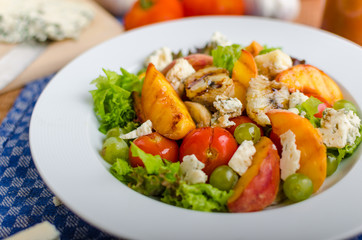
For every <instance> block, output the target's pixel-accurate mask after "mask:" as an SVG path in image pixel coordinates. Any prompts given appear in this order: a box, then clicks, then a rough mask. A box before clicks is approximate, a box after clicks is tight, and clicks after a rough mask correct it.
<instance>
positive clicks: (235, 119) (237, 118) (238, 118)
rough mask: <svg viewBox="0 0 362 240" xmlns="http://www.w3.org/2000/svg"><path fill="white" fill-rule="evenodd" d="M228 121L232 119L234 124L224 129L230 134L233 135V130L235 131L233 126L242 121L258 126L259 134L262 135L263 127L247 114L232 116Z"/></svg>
mask: <svg viewBox="0 0 362 240" xmlns="http://www.w3.org/2000/svg"><path fill="white" fill-rule="evenodd" d="M230 121H233V122H234V123H235V125H234V126H231V127H229V128H226V130H228V131H229V132H230V133H231V134H232V135H234V131H235V128H236V127H237V126H239V125H240V124H243V123H253V124H255V125H256V126H258V127H259V129H260V136H264V131H263V128H262V127H260V126H259V125H258V124H257V123H256V122H254V121H253V120H251V119H250V118H249V117H247V116H239V117H234V118H231V119H230Z"/></svg>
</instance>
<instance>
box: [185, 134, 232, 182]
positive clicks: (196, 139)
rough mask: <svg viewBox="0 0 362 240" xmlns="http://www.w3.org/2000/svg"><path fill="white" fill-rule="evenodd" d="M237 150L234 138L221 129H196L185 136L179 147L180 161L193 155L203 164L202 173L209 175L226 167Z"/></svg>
mask: <svg viewBox="0 0 362 240" xmlns="http://www.w3.org/2000/svg"><path fill="white" fill-rule="evenodd" d="M237 148H238V145H237V142H236V140H235V139H234V137H233V136H232V135H231V133H229V132H228V131H227V130H225V129H223V128H221V127H215V128H211V127H205V128H197V129H195V130H193V131H191V132H190V133H189V134H187V135H186V137H185V138H184V140H183V141H182V144H181V146H180V161H182V159H183V157H184V156H186V155H192V154H195V156H196V157H197V159H198V160H199V161H201V162H203V163H204V164H205V168H204V169H203V171H204V172H205V173H206V174H207V175H210V174H211V173H212V172H213V171H214V169H215V168H217V167H218V166H220V165H227V164H228V162H229V160H230V158H231V157H232V156H233V154H234V152H235V151H236V149H237Z"/></svg>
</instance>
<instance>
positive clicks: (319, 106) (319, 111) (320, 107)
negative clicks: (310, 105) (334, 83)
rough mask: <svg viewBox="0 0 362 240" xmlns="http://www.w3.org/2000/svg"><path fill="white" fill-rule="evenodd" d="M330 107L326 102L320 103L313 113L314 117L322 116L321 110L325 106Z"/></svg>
mask: <svg viewBox="0 0 362 240" xmlns="http://www.w3.org/2000/svg"><path fill="white" fill-rule="evenodd" d="M329 107H331V106H330V105H329V104H328V103H321V104H319V105H318V113H316V114H314V116H315V117H317V118H322V117H323V111H324V109H326V108H329Z"/></svg>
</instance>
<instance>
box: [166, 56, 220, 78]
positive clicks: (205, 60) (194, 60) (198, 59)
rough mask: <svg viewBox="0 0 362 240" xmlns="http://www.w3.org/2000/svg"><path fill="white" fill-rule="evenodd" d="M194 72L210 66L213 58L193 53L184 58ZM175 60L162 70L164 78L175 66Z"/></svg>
mask: <svg viewBox="0 0 362 240" xmlns="http://www.w3.org/2000/svg"><path fill="white" fill-rule="evenodd" d="M184 59H186V60H187V61H188V62H189V63H190V64H191V66H192V67H193V68H194V69H195V71H197V70H200V69H202V68H204V67H206V66H210V65H212V62H213V58H212V57H211V56H210V55H207V54H202V53H195V54H190V55H188V56H186V57H184ZM175 63H176V60H173V61H172V62H171V63H170V64H169V65H168V66H167V67H165V68H164V69H163V70H162V73H163V74H164V75H165V76H166V74H167V72H168V71H169V70H170V69H171V68H172V67H173V66H174V65H175Z"/></svg>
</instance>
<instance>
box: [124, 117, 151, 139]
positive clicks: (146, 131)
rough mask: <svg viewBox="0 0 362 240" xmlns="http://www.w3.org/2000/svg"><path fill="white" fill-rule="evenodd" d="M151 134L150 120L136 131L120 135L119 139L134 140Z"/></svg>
mask: <svg viewBox="0 0 362 240" xmlns="http://www.w3.org/2000/svg"><path fill="white" fill-rule="evenodd" d="M151 133H152V122H151V120H147V121H146V122H144V123H142V125H141V126H139V127H138V128H137V129H135V130H133V131H131V132H129V133H126V134H123V135H120V136H119V137H120V138H122V139H135V138H138V137H141V136H145V135H148V134H151Z"/></svg>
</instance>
